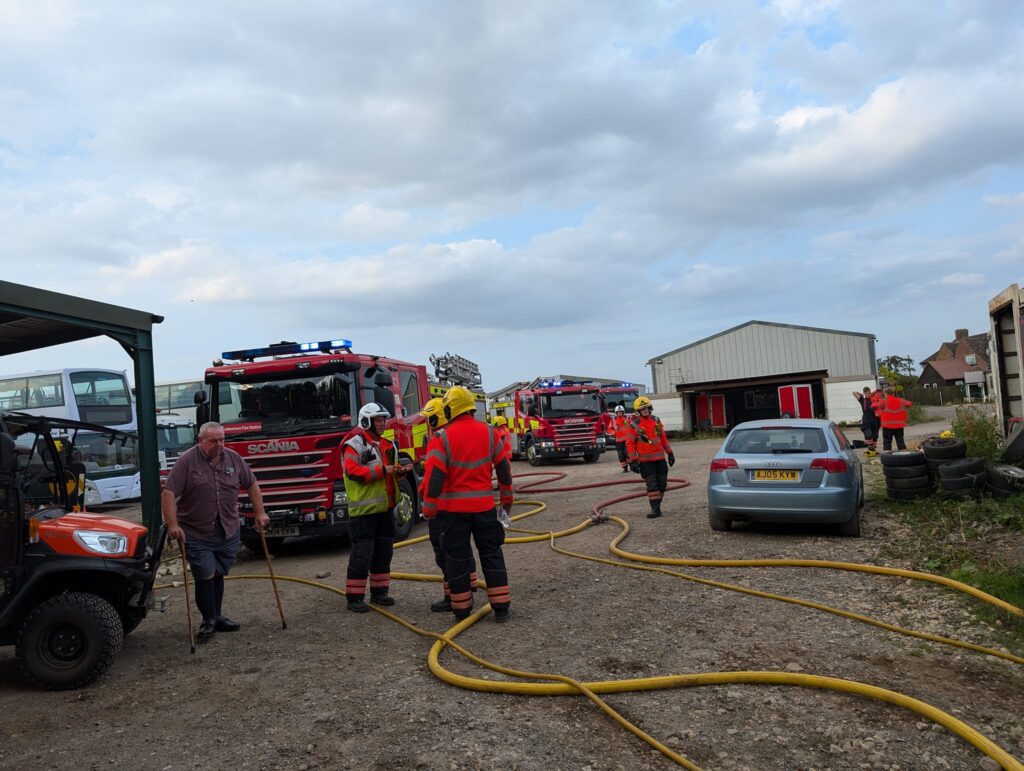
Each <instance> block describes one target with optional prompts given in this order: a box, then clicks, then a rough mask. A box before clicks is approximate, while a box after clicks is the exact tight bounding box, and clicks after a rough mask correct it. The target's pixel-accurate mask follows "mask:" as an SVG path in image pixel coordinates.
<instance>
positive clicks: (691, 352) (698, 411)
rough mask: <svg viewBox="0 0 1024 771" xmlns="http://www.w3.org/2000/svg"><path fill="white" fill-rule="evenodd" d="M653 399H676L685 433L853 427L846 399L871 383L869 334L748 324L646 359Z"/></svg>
mask: <svg viewBox="0 0 1024 771" xmlns="http://www.w3.org/2000/svg"><path fill="white" fill-rule="evenodd" d="M647 364H648V365H649V366H650V367H651V377H652V379H653V386H654V387H653V389H652V390H653V392H654V393H665V392H675V393H677V394H678V395H679V398H680V399H681V400H682V402H683V428H684V430H687V431H692V430H699V429H709V428H727V427H731V426H734V425H736V424H737V423H742V422H743V421H745V420H758V419H765V418H769V419H770V418H781V417H785V416H790V417H828V418H830V419H832V420H835V421H837V422H841V421H848V422H857V421H859V420H860V414H861V413H860V407H859V406H858V404H857V402H856V400H855V399H854V398H853V393H852V392H853V391H860V390H861V388H863V387H864V386H872V387H873V386H874V385H875V383H876V382H877V367H876V364H875V336H874V334H872V333H869V332H845V331H841V330H836V329H821V328H817V327H804V326H797V325H794V324H778V323H774V322H770V321H748V322H746V323H744V324H740V325H739V326H736V327H732V328H731V329H727V330H725V331H724V332H719V333H717V334H714V335H711V336H710V337H705V338H704V339H702V340H698V341H696V342H694V343H690V344H688V345H684V346H683V347H681V348H676V349H675V350H672V351H669V352H667V353H663V354H660V355H658V356H654V357H652V358H651V359H650V360H649V361H648V362H647Z"/></svg>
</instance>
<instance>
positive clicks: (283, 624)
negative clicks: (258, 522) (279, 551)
mask: <svg viewBox="0 0 1024 771" xmlns="http://www.w3.org/2000/svg"><path fill="white" fill-rule="evenodd" d="M258 532H259V534H260V543H261V544H263V556H264V557H265V558H266V560H267V571H268V572H269V573H270V583H271V584H272V585H273V587H274V599H275V600H277V612H278V613H280V614H281V628H282V629H287V628H288V622H287V621H285V620H284V608H282V607H281V595H280V594H278V593H277V579H276V578H274V566H273V565H271V564H270V550H269V549H267V537H266V536H265V535H264V534H263V529H262V528H260V530H259V531H258Z"/></svg>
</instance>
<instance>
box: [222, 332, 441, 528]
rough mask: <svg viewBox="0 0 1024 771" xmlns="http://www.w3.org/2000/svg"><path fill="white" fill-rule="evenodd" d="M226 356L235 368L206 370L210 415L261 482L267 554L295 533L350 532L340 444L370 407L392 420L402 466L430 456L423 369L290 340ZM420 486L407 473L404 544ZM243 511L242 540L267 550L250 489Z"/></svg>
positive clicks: (339, 343)
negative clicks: (261, 542) (423, 409)
mask: <svg viewBox="0 0 1024 771" xmlns="http://www.w3.org/2000/svg"><path fill="white" fill-rule="evenodd" d="M222 358H223V360H225V361H229V363H224V364H221V363H216V364H217V366H214V367H211V368H210V369H207V370H206V377H205V381H206V383H207V385H208V386H209V387H210V404H209V408H210V419H211V420H215V421H217V422H219V423H221V424H223V426H224V434H225V438H226V439H227V446H228V447H230V448H231V449H233V450H235V451H236V452H237V453H239V454H240V455H241V456H242V457H243V458H245V459H246V461H247V462H248V464H249V466H250V467H251V468H252V470H253V473H254V474H255V475H256V478H257V479H258V480H259V483H260V490H261V492H262V494H263V502H264V505H265V507H266V510H267V514H268V515H269V516H270V520H271V530H270V531H269V532H268V533H267V546H268V548H276V547H277V546H279V545H280V544H281V542H282V541H284V539H285V538H287V537H290V536H303V535H318V536H331V535H342V534H345V533H347V532H348V499H347V497H346V495H345V483H344V476H343V472H342V466H341V452H340V446H341V443H342V441H343V440H344V439H345V437H346V435H347V434H348V433H349V431H351V430H352V428H353V427H355V425H356V421H357V415H358V413H359V409H360V407H362V406H364V405H366V404H367V403H369V402H376V403H378V404H381V405H383V406H384V407H385V408H387V410H388V412H390V413H391V414H392V415H393V416H394V417H392V418H391V419H389V420H388V423H387V429H386V430H385V432H384V436H385V437H386V438H388V439H391V440H392V441H394V442H395V443H396V444H397V446H398V448H399V453H400V461H401V462H402V463H407V464H412V465H414V466H416V464H418V463H419V462H420V461H422V460H423V455H424V450H425V446H426V435H427V431H426V428H427V427H426V423H425V422H424V419H423V417H422V416H420V415H419V414H418V413H419V410H420V408H421V407H422V406H423V405H424V404H425V403H426V402H427V400H428V399H429V398H430V391H429V386H428V384H427V371H426V368H424V367H423V366H422V365H419V364H410V363H408V362H404V361H398V360H396V359H389V358H385V357H382V356H368V355H365V354H356V353H352V343H351V342H350V341H348V340H325V341H321V342H313V343H290V342H282V343H277V344H274V345H270V346H267V347H266V348H252V349H248V350H240V351H226V352H224V353H223V354H222ZM259 359H263V360H262V361H258V360H259ZM417 485H418V478H417V475H416V473H410V474H407V475H406V476H404V477H402V481H401V483H400V500H399V503H398V506H397V507H396V515H395V519H396V528H397V533H396V540H401V539H403V538H405V537H406V536H407V535H408V533H409V531H410V530H411V529H412V526H413V524H414V523H415V522H416V519H417V516H418V511H419V501H418V500H417V494H416V490H417ZM241 505H242V513H243V527H242V542H243V543H245V544H246V545H248V546H251V547H255V548H259V537H258V536H257V535H256V532H255V530H254V529H253V524H254V516H253V514H252V508H251V505H250V504H249V503H248V498H247V496H246V495H245V494H244V493H243V495H242V498H241Z"/></svg>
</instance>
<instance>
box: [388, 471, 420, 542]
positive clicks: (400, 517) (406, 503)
mask: <svg viewBox="0 0 1024 771" xmlns="http://www.w3.org/2000/svg"><path fill="white" fill-rule="evenodd" d="M393 514H394V517H395V541H404V540H405V539H406V538H408V537H409V533H411V532H412V526H413V525H415V524H416V492H415V491H414V490H413V486H412V482H410V481H409V475H408V474H406V475H405V476H404V477H402V478H401V479H400V480H398V503H396V504H395V508H394V509H393Z"/></svg>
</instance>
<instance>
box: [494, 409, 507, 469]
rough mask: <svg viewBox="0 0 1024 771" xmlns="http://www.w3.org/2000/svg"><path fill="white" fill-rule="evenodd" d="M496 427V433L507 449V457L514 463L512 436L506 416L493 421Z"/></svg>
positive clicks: (500, 416)
mask: <svg viewBox="0 0 1024 771" xmlns="http://www.w3.org/2000/svg"><path fill="white" fill-rule="evenodd" d="M491 425H492V426H494V433H495V434H497V435H498V438H499V439H500V440H501V444H502V446H503V447H504V448H505V457H506V458H508V460H509V462H510V463H511V462H512V434H510V433H509V431H508V419H507V418H506V417H505V416H504V415H498V416H497V417H495V418H494V419H493V420H492V421H491Z"/></svg>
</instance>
